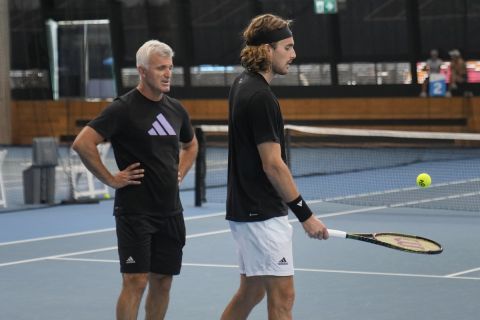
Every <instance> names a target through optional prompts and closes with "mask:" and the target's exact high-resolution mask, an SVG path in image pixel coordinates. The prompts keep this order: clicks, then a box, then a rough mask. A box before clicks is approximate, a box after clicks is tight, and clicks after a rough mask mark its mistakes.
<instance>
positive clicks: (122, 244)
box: [115, 214, 185, 275]
mask: <svg viewBox="0 0 480 320" xmlns="http://www.w3.org/2000/svg"><path fill="white" fill-rule="evenodd" d="M115 222H116V225H117V228H116V229H117V240H118V255H119V259H120V272H122V273H146V272H153V273H158V274H166V275H176V274H179V273H180V268H181V266H182V255H183V251H182V250H183V247H184V246H185V222H184V220H183V215H182V214H179V215H176V216H173V217H152V216H146V215H142V216H128V215H124V216H116V217H115Z"/></svg>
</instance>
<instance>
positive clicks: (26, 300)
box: [0, 192, 480, 320]
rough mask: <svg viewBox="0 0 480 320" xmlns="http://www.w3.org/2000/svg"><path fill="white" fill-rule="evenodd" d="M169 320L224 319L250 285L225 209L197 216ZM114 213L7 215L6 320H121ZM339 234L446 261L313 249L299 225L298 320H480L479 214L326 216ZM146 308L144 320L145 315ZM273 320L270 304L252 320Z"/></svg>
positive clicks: (2, 246) (325, 210) (195, 212)
mask: <svg viewBox="0 0 480 320" xmlns="http://www.w3.org/2000/svg"><path fill="white" fill-rule="evenodd" d="M182 198H183V202H184V207H185V217H186V224H187V244H186V247H185V254H184V263H183V268H182V273H181V275H180V276H178V277H176V278H175V280H174V284H173V289H172V294H171V304H170V307H169V310H168V313H167V319H199V320H205V319H219V318H220V315H221V313H222V311H223V308H224V307H225V306H226V304H227V303H228V301H229V299H230V297H231V296H232V294H233V293H234V292H235V290H236V288H237V286H238V281H239V274H238V269H237V261H236V254H235V244H234V242H233V240H232V237H231V234H230V232H229V229H228V223H227V222H226V221H225V219H224V209H223V205H221V204H208V203H207V204H205V205H204V206H203V207H201V208H196V207H193V206H192V205H191V204H192V202H193V199H192V198H193V197H192V194H191V192H182ZM112 205H113V202H112V201H102V202H101V203H100V204H89V205H65V206H55V207H50V208H45V209H37V210H26V211H17V212H10V213H3V214H0V283H1V291H0V310H1V317H0V318H2V319H16V320H23V319H29V320H31V319H50V320H56V319H62V320H65V319H75V320H76V319H113V318H114V310H115V304H116V299H117V296H118V293H119V291H120V283H121V278H120V273H119V264H118V261H117V251H116V238H115V232H114V219H113V217H112V214H111V212H112ZM315 210H316V213H317V214H318V215H319V217H320V218H321V219H322V220H323V221H324V222H325V223H326V224H327V226H328V227H329V228H332V229H340V230H346V231H352V232H353V231H358V232H375V231H396V232H404V233H411V234H418V235H422V236H426V237H429V238H432V239H435V240H436V241H438V242H440V243H441V244H442V245H443V247H444V252H443V253H442V254H440V255H421V254H411V253H404V252H401V251H396V250H391V249H387V248H383V247H380V246H375V245H371V244H367V243H362V242H359V241H353V240H347V239H338V238H331V239H329V240H327V241H318V240H313V239H309V238H308V237H307V236H306V235H305V234H304V231H303V229H302V227H301V226H300V224H299V223H298V221H296V219H295V218H292V219H291V222H292V225H293V228H294V257H295V287H296V302H295V307H294V319H303V320H314V319H352V318H354V319H369V320H399V319H422V318H423V319H437V320H451V319H464V320H470V319H472V320H473V319H477V318H478V314H480V305H479V304H478V295H479V293H480V281H479V280H480V256H479V254H478V249H477V248H476V244H477V243H478V242H479V241H480V234H479V232H478V212H476V213H473V212H471V211H465V212H461V211H458V210H456V211H448V210H433V209H412V208H406V207H399V208H379V207H362V206H352V205H340V204H332V203H325V204H316V205H315ZM142 308H143V303H142V305H141V310H140V315H139V319H141V318H143V316H144V312H143V310H142ZM265 318H266V303H265V301H263V302H262V303H261V304H260V305H259V306H257V307H256V308H255V309H254V311H253V312H252V314H251V315H250V317H249V319H252V320H261V319H265Z"/></svg>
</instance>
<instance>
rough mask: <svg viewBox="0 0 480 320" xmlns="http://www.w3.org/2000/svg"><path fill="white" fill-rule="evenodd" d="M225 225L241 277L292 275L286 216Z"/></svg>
mask: <svg viewBox="0 0 480 320" xmlns="http://www.w3.org/2000/svg"><path fill="white" fill-rule="evenodd" d="M229 223H230V229H231V230H232V234H233V238H234V240H235V242H236V243H237V249H238V265H239V268H240V273H241V274H245V275H246V276H247V277H251V276H265V275H269V276H291V275H293V253H292V235H293V231H292V226H291V225H290V223H289V222H288V216H282V217H277V218H272V219H268V220H265V221H259V222H235V221H229Z"/></svg>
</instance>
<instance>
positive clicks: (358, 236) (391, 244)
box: [328, 229, 443, 254]
mask: <svg viewBox="0 0 480 320" xmlns="http://www.w3.org/2000/svg"><path fill="white" fill-rule="evenodd" d="M328 234H329V235H330V236H331V237H336V238H346V239H353V240H360V241H364V242H369V243H373V244H377V245H380V246H384V247H387V248H390V249H396V250H401V251H406V252H412V253H422V254H439V253H441V252H442V251H443V248H442V246H441V245H440V244H439V243H437V242H435V241H433V240H430V239H427V238H423V237H419V236H413V235H409V234H402V233H394V232H379V233H347V232H345V231H340V230H333V229H328Z"/></svg>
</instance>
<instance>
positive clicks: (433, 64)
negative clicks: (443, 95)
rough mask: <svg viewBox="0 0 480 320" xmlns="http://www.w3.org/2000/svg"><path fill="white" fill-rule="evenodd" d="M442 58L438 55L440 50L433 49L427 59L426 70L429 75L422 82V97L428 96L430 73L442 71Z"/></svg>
mask: <svg viewBox="0 0 480 320" xmlns="http://www.w3.org/2000/svg"><path fill="white" fill-rule="evenodd" d="M442 63H443V61H442V59H440V58H439V57H438V50H436V49H432V50H431V51H430V58H429V59H428V60H427V61H426V63H425V67H424V69H423V70H424V71H426V72H427V77H426V78H425V81H423V83H422V92H421V93H420V96H421V97H426V96H427V92H428V84H429V82H430V75H432V74H435V73H440V69H441V67H442Z"/></svg>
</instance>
